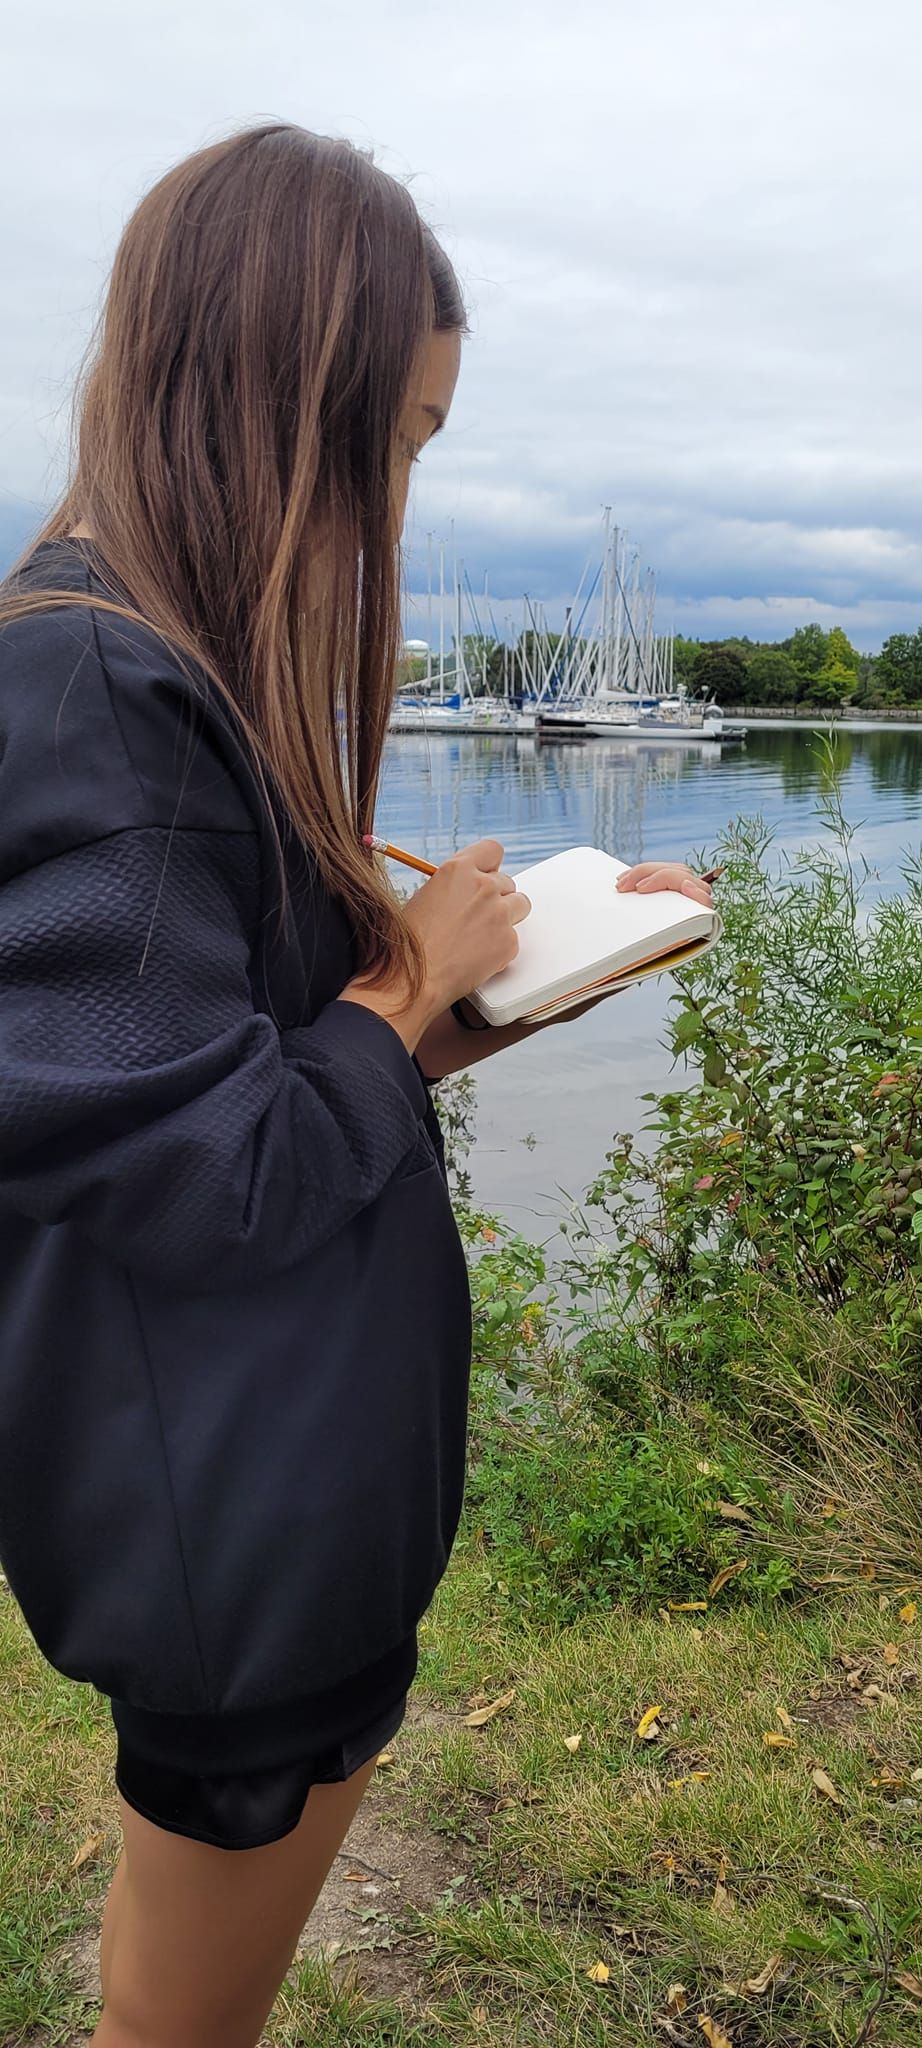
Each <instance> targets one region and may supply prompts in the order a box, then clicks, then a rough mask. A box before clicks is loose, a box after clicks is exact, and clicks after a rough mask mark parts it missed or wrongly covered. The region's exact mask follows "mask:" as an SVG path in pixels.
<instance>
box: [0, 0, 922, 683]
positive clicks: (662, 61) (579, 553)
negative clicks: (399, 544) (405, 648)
mask: <svg viewBox="0 0 922 2048" xmlns="http://www.w3.org/2000/svg"><path fill="white" fill-rule="evenodd" d="M24 16H25V11H24V10H23V11H22V14H21V15H20V17H19V18H18V19H16V20H12V19H11V20H9V21H7V22H6V23H5V25H4V41H5V65H4V74H3V82H2V86H0V115H2V119H0V172H2V175H0V241H2V248H3V277H4V297H3V309H4V317H3V320H2V322H0V487H2V496H0V550H3V549H4V548H7V549H9V548H10V546H11V545H13V544H15V543H10V541H9V539H8V534H7V529H8V530H9V532H10V533H12V532H13V531H14V529H15V530H16V531H17V532H18V531H19V530H20V529H21V528H22V526H23V523H24V515H23V514H22V513H21V511H20V509H19V507H20V504H21V501H25V500H28V501H30V502H34V501H36V500H38V499H41V498H43V497H47V496H48V495H49V494H50V493H51V492H52V491H53V489H54V488H56V485H57V482H58V480H59V478H60V474H61V467H60V458H59V453H58V451H59V449H60V446H61V443H62V439H63V431H64V403H65V398H66V392H67V386H68V375H69V371H70V368H71V367H72V365H73V364H74V363H75V362H76V360H77V359H78V357H79V355H80V353H81V351H82V348H83V346H84V344H85V341H86V338H87V335H88V332H89V329H90V325H91V321H92V317H93V311H94V308H95V306H96V303H97V301H98V297H99V292H100V289H101V285H102V282H103V279H104V275H105V270H106V266H107V263H108V260H109V257H110V255H111V251H112V248H113V246H114V242H115V239H116V237H117V234H118V230H119V227H120V224H121V222H122V220H123V218H124V216H125V214H126V213H127V211H128V210H129V209H130V207H131V205H132V204H133V202H134V200H135V198H136V197H137V195H138V193H139V192H140V191H141V190H142V189H143V188H144V186H145V185H147V184H148V183H149V182H150V181H151V179H152V178H153V177H155V176H156V175H157V174H158V172H159V171H160V170H161V169H162V168H164V166H165V165H166V164H167V163H168V162H169V161H171V160H172V159H174V158H175V157H176V156H177V155H179V154H181V153H182V152H183V151H185V150H187V149H190V148H193V147H195V146H196V145H197V144H198V143H200V142H201V141H203V140H205V139H208V138H210V137H211V136H213V135H214V134H216V133H218V132H222V131H223V130H224V129H226V128H228V127H230V126H233V125H236V124H237V123H239V122H242V121H246V120H249V119H256V118H260V117H263V116H266V115H278V114H282V115H285V116H288V117H291V118H294V119H297V120H301V121H304V122H305V123H306V124H307V125H309V126H314V127H319V128H323V129H326V130H329V131H333V132H337V133H347V134H349V135H351V136H353V137H354V138H355V139H356V140H357V141H359V142H361V143H363V144H366V145H373V146H374V147H375V149H376V153H377V154H378V157H379V160H380V161H382V162H383V163H384V164H385V166H386V167H387V168H389V169H393V170H395V171H396V172H398V173H399V174H401V175H408V174H413V175H414V178H415V184H414V189H415V191H416V192H417V196H418V197H419V199H420V202H421V204H422V205H423V207H424V210H425V211H426V212H427V214H428V216H429V217H430V218H431V219H432V220H433V222H434V224H435V225H436V226H437V227H439V228H441V229H442V230H443V231H444V233H445V236H446V239H447V241H448V244H449V246H450V247H451V249H452V252H453V254H454V255H455V257H456V259H457V261H458V264H459V267H460V270H461V273H462V276H463V278H464V281H465V284H466V287H467V291H468V295H469V298H470V301H471V305H472V322H473V334H472V338H471V340H470V341H469V342H468V343H467V345H466V352H465V364H464V371H463V375H462V380H461V384H460V386H459V391H458V396H457V400H456V406H455V411H454V413H453V415H452V420H451V422H450V423H449V428H448V430H447V431H446V434H445V435H444V436H443V437H441V438H440V441H439V443H438V444H437V445H436V446H435V447H434V448H433V449H432V451H431V453H430V454H429V455H428V456H427V457H426V458H425V461H424V464H423V465H422V466H421V470H420V472H419V475H420V482H419V485H418V487H417V492H416V504H415V508H414V518H413V526H412V530H411V540H412V541H413V542H414V545H415V549H416V554H415V557H414V560H413V561H412V562H411V582H412V583H413V586H414V588H415V589H416V590H417V591H418V590H419V588H420V577H419V550H420V545H421V536H423V535H424V534H425V532H426V531H427V530H428V529H429V528H435V529H437V530H439V531H443V532H446V531H447V530H448V525H449V522H450V521H451V520H452V519H453V520H454V521H455V524H456V533H457V537H458V545H459V548H460V549H461V550H462V552H463V555H464V558H465V560H466V561H467V562H468V563H469V566H470V569H471V573H472V577H473V579H474V581H475V582H476V583H477V584H478V585H482V579H483V573H484V571H485V570H489V572H490V581H491V588H493V589H494V590H495V592H496V593H497V600H498V603H497V609H499V607H500V605H502V606H503V607H504V608H506V607H508V604H509V602H511V600H513V599H514V598H516V597H517V596H518V594H519V593H520V592H521V590H522V588H523V587H525V588H528V589H530V590H532V591H533V592H534V593H535V594H536V595H540V596H543V597H544V599H545V601H546V602H547V603H548V605H549V608H553V606H554V605H555V604H556V605H557V606H558V608H559V606H560V605H561V604H562V602H563V601H564V599H565V596H566V594H567V593H568V591H570V590H571V589H572V587H573V584H574V583H575V581H576V579H577V578H578V575H579V573H580V570H581V567H582V563H583V560H584V558H585V555H586V552H587V550H588V549H589V548H590V547H591V546H592V545H593V544H594V541H595V538H596V536H597V534H598V530H599V518H600V507H601V506H602V504H610V505H611V506H612V507H613V510H614V515H615V517H616V518H618V519H619V520H620V521H621V522H622V523H623V524H624V525H625V526H627V527H628V528H629V529H630V531H631V533H632V535H633V536H634V538H635V539H636V540H637V542H638V543H639V544H640V545H641V546H642V549H643V552H644V555H645V557H646V558H647V559H649V560H650V561H652V562H653V563H654V565H655V566H656V568H657V570H658V572H659V581H660V588H661V591H662V595H663V605H664V620H665V619H667V618H668V617H670V616H672V615H673V613H674V615H675V617H676V621H677V623H678V624H679V625H680V626H682V627H683V628H684V629H685V630H698V629H699V628H700V630H702V631H704V630H707V631H708V632H712V633H719V632H723V631H726V630H739V631H750V632H753V633H763V634H766V635H768V634H771V633H778V634H783V633H784V632H786V631H788V630H789V629H790V627H791V625H792V624H797V623H799V622H800V621H801V620H802V619H804V618H808V617H822V618H827V617H828V618H830V619H831V618H833V617H835V618H841V620H842V622H843V623H844V624H846V625H847V626H848V628H849V630H850V631H852V632H853V633H854V635H855V637H856V638H857V639H858V640H859V641H861V642H862V644H866V645H873V644H875V643H876V642H878V641H879V640H880V638H881V636H882V635H883V634H884V633H886V632H887V631H889V630H892V629H893V628H894V627H896V626H902V625H904V624H906V623H910V624H913V625H914V624H915V623H917V621H918V618H919V617H922V551H920V512H922V465H920V460H919V450H918V445H917V444H918V439H919V435H918V397H917V384H918V373H917V368H916V357H917V343H916V336H917V333H918V331H919V326H920V313H922V271H920V266H919V263H918V259H917V258H916V254H915V251H916V248H917V246H918V242H919V233H918V229H919V216H920V200H922V158H920V154H919V151H918V149H917V147H916V141H915V138H916V134H917V96H918V77H919V71H920V58H922V23H920V17H919V14H918V9H917V6H916V0H879V4H878V5H877V7H876V8H875V10H874V12H873V16H872V15H870V14H869V12H868V10H867V8H866V6H865V4H864V0H809V4H808V5H804V4H803V0H775V4H774V5H773V6H772V8H771V9H765V8H763V7H762V6H761V5H757V4H755V0H698V4H697V5H696V6H694V7H691V6H689V5H688V0H648V4H647V6H646V8H645V9H643V10H642V9H640V8H638V7H637V6H636V5H635V4H634V0H630V4H627V0H608V4H606V0H575V4H571V5H569V6H567V7H566V8H560V7H559V6H558V5H556V4H551V0H534V4H533V5H529V6H528V7H526V6H524V5H515V4H507V5H506V6H504V7H502V8H497V7H496V6H495V5H493V6H491V7H488V6H486V5H485V4H484V0H469V4H468V5H467V6H466V7H465V9H464V10H463V12H459V11H458V10H454V11H451V10H444V11H442V12H441V13H436V12H434V11H433V10H432V9H430V8H429V7H428V6H423V5H422V4H419V5H416V4H413V0H410V4H407V0H395V4H394V6H392V7H391V8H389V9H387V10H386V11H385V10H382V9H380V8H379V7H378V6H376V5H375V4H373V0H351V4H350V6H349V7H348V9H345V10H343V11H342V14H341V15H340V16H339V17H338V18H337V19H335V20H334V19H333V10H332V9H326V10H321V9H320V8H319V7H317V6H309V7H305V6H304V5H303V4H302V0H265V4H264V5H263V6H261V7H260V8H259V9H258V10H257V9H252V8H251V7H250V6H248V5H247V6H244V5H241V4H239V0H227V4H223V5H221V6H219V5H218V4H217V0H186V4H182V5H181V4H179V0H161V4H160V5H159V6H158V8H157V9H156V10H149V11H148V10H143V11H142V10H140V9H139V10H132V9H130V8H126V7H125V6H124V5H123V4H121V5H117V4H116V0H82V4H81V6H80V7H79V8H73V7H72V6H70V5H67V6H65V5H63V4H61V0H55V4H51V5H45V6H44V7H42V8H41V9H36V10H34V18H32V19H31V20H29V19H25V18H24Z"/></svg>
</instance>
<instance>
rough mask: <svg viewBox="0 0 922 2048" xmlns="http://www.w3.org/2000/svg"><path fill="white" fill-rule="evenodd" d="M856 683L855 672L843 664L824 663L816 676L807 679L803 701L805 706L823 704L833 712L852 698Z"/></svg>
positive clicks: (834, 662) (836, 662) (838, 662)
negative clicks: (837, 706)
mask: <svg viewBox="0 0 922 2048" xmlns="http://www.w3.org/2000/svg"><path fill="white" fill-rule="evenodd" d="M843 637H844V636H843ZM857 682H858V677H857V674H856V672H855V670H854V669H853V668H846V666H845V664H844V662H841V661H827V662H824V664H823V667H822V668H821V669H820V670H819V671H818V672H817V674H816V675H814V676H811V677H810V678H809V681H808V682H807V684H806V688H805V690H804V692H803V696H804V701H805V702H806V703H807V704H825V705H828V706H829V708H830V709H831V710H834V709H835V707H836V705H838V704H847V703H848V701H849V699H850V698H851V697H853V696H854V693H855V689H856V686H857Z"/></svg>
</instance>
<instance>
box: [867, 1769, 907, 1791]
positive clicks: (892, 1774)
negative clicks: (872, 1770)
mask: <svg viewBox="0 0 922 2048" xmlns="http://www.w3.org/2000/svg"><path fill="white" fill-rule="evenodd" d="M909 1783H910V1780H909V1779H908V1778H901V1777H900V1775H899V1773H898V1772H897V1771H891V1770H883V1771H882V1772H881V1774H880V1777H879V1778H872V1779H871V1780H870V1784H871V1790H872V1792H904V1791H905V1790H906V1787H907V1785H908V1784H909Z"/></svg>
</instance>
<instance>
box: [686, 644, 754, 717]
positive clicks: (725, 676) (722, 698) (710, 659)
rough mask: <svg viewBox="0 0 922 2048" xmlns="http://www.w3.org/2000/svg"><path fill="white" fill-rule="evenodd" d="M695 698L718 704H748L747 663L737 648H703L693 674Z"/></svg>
mask: <svg viewBox="0 0 922 2048" xmlns="http://www.w3.org/2000/svg"><path fill="white" fill-rule="evenodd" d="M692 687H693V690H694V694H695V696H696V697H704V698H712V699H714V700H715V701H716V702H717V703H718V704H720V705H725V704H743V703H745V700H746V663H745V661H744V660H743V657H742V655H741V654H739V653H738V652H737V650H736V648H734V647H723V646H721V647H702V649H701V651H700V653H699V655H698V657H697V660H696V662H695V665H694V668H693V670H692Z"/></svg>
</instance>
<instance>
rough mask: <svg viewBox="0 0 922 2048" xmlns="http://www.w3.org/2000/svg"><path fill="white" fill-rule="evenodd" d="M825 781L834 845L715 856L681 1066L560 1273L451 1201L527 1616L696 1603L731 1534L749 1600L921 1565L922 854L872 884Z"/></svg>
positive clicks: (457, 1134) (480, 1395)
mask: <svg viewBox="0 0 922 2048" xmlns="http://www.w3.org/2000/svg"><path fill="white" fill-rule="evenodd" d="M825 765H826V779H825V788H824V792H823V795H822V798H821V804H820V823H821V826H822V827H823V831H822V834H821V836H820V839H819V843H818V844H817V845H815V846H813V847H812V848H811V849H810V850H809V851H807V852H805V853H801V854H799V855H797V856H796V857H795V858H793V859H791V858H788V857H786V856H776V855H775V854H774V852H773V848H772V843H771V838H770V835H769V834H768V833H767V832H766V831H765V829H764V827H763V826H762V825H761V824H760V823H759V822H758V821H756V822H755V823H749V824H746V823H741V824H737V825H735V826H734V827H733V828H732V829H731V831H730V832H729V833H728V835H727V837H726V840H725V842H724V844H723V845H722V846H720V847H719V848H718V849H717V858H718V860H720V861H721V862H722V863H723V864H724V865H725V869H726V872H725V876H724V878H723V880H722V882H721V885H720V907H721V911H722V914H723V918H724V924H725V932H724V938H723V942H722V944H721V945H720V947H719V948H717V949H716V950H715V951H714V952H713V953H711V954H709V955H706V956H705V957H704V958H703V959H702V960H700V961H699V962H697V963H695V965H694V966H693V967H692V968H689V969H687V970H686V971H685V972H684V973H683V974H682V975H681V976H678V977H676V984H675V1007H674V1013H673V1015H672V1019H671V1023H670V1027H669V1030H670V1042H671V1046H672V1050H673V1052H674V1054H675V1056H676V1061H677V1062H679V1061H681V1062H682V1063H683V1065H684V1068H685V1072H684V1074H683V1075H681V1077H680V1078H679V1080H678V1081H677V1084H676V1085H674V1086H673V1087H671V1088H669V1089H666V1090H662V1091H660V1092H659V1093H658V1094H656V1095H654V1096H650V1097H647V1098H646V1100H647V1101H648V1103H649V1104H650V1110H649V1115H648V1118H647V1123H646V1127H645V1130H644V1131H643V1132H642V1133H641V1134H640V1135H639V1136H637V1135H635V1134H632V1133H623V1134H621V1135H620V1136H618V1137H616V1139H615V1140H614V1142H613V1144H612V1147H611V1149H610V1151H609V1153H608V1155H607V1159H606V1163H605V1166H604V1169H603V1171H602V1172H601V1173H600V1175H599V1176H598V1178H597V1180H596V1182H595V1183H594V1185H593V1187H592V1188H591V1189H590V1190H589V1192H588V1194H587V1196H586V1198H585V1200H584V1202H583V1204H582V1205H581V1207H580V1208H578V1209H575V1210H574V1211H573V1213H572V1215H571V1216H570V1217H569V1218H568V1219H566V1220H565V1223H564V1231H565V1235H566V1239H567V1255H566V1257H565V1259H564V1260H563V1262H562V1264H560V1265H559V1266H558V1268H557V1269H556V1270H555V1271H554V1272H550V1273H549V1271H548V1268H547V1264H546V1259H545V1255H544V1252H543V1251H542V1250H541V1248H539V1247H537V1246H534V1245H531V1244H529V1243H528V1242H527V1240H525V1239H523V1238H522V1237H521V1236H518V1235H517V1234H515V1233H513V1232H510V1231H508V1230H506V1229H504V1228H503V1227H502V1226H501V1225H500V1224H498V1223H497V1222H496V1221H495V1219H490V1218H487V1217H484V1216H483V1215H481V1214H479V1213H478V1212H476V1211H475V1210H474V1209H473V1208H472V1207H471V1206H470V1201H469V1199H468V1200H467V1201H466V1202H465V1201H463V1200H462V1204H461V1220H462V1228H463V1231H464V1234H465V1238H466V1241H467V1245H468V1253H469V1262H470V1269H471V1285H472V1295H473V1302H474V1330H475V1375H474V1416H473V1432H472V1466H471V1480H470V1489H469V1511H468V1512H469V1524H470V1526H471V1528H472V1530H473V1532H474V1534H475V1536H476V1538H477V1540H478V1541H479V1542H481V1543H482V1545H483V1546H484V1548H485V1550H486V1551H487V1552H488V1553H489V1554H490V1556H491V1559H492V1566H491V1568H492V1570H493V1572H494V1574H495V1585H496V1587H497V1589H498V1590H499V1591H500V1593H501V1594H503V1595H508V1597H509V1598H511V1599H513V1600H515V1601H524V1602H527V1603H528V1604H529V1606H530V1608H531V1609H532V1611H533V1612H535V1613H537V1614H544V1615H549V1614H556V1615H558V1616H559V1617H560V1618H562V1619H566V1618H570V1617H571V1616H573V1615H575V1614H577V1613H579V1612H582V1611H584V1610H585V1609H587V1608H592V1607H595V1606H598V1605H600V1604H604V1603H605V1602H607V1601H610V1600H612V1599H613V1598H615V1597H624V1596H626V1595H631V1596H642V1597H644V1598H654V1599H657V1600H661V1599H663V1598H670V1597H673V1598H689V1597H693V1596H695V1595H702V1596H703V1595H704V1594H705V1591H706V1588H707V1586H708V1585H709V1584H710V1582H711V1580H712V1578H713V1577H714V1576H715V1575H716V1574H717V1573H718V1572H719V1571H720V1569H721V1567H722V1565H723V1564H725V1563H726V1562H728V1561H730V1560H732V1559H733V1558H734V1556H737V1554H738V1553H739V1550H740V1544H741V1542H743V1540H745V1555H746V1557H747V1567H746V1571H745V1574H744V1575H741V1578H740V1584H739V1588H738V1591H739V1592H740V1593H746V1592H751V1591H756V1592H759V1593H761V1594H763V1595H764V1594H769V1595H774V1594H777V1593H779V1592H784V1591H785V1590H786V1589H787V1588H788V1587H789V1586H790V1585H791V1584H793V1583H794V1582H795V1581H799V1582H801V1583H803V1582H804V1581H806V1582H807V1583H808V1584H810V1585H815V1584H817V1583H820V1582H822V1581H824V1580H825V1581H826V1582H827V1583H829V1582H832V1583H845V1582H848V1581H850V1580H854V1579H855V1578H857V1577H859V1576H860V1577H862V1578H867V1577H870V1576H873V1575H874V1574H875V1573H877V1572H880V1574H881V1575H885V1576H887V1577H889V1578H893V1577H894V1576H897V1577H899V1576H907V1577H911V1576H912V1575H913V1574H916V1573H918V1574H920V1575H922V1428H920V1401H922V1285H920V1279H922V973H920V967H919V961H920V957H922V863H920V860H919V859H916V860H914V861H909V862H907V864H906V867H905V871H904V875H903V888H902V892H901V893H900V894H899V895H892V896H884V895H880V894H877V893H876V892H875V889H874V887H873V883H874V877H873V876H872V875H871V874H870V872H869V871H868V870H867V869H866V868H865V867H864V866H863V864H862V863H861V862H859V861H857V860H856V858H855V856H854V834H853V832H852V829H851V828H850V827H849V825H848V823H847V821H846V820H845V819H844V817H843V815H842V811H841V806H840V802H839V794H838V786H837V779H836V754H835V745H834V743H831V744H827V746H826V762H825ZM709 864H710V857H709ZM470 1110H471V1102H470V1097H469V1096H466V1095H464V1094H463V1093H462V1095H461V1096H460V1097H456V1098H455V1114H454V1116H453V1123H452V1137H453V1143H454V1145H455V1147H456V1150H457V1147H458V1146H459V1144H460V1146H461V1150H462V1153H463V1147H464V1143H465V1133H466V1132H467V1133H468V1134H469V1116H470ZM463 1170H464V1168H463V1159H462V1171H463ZM460 1191H461V1194H462V1196H463V1195H464V1194H465V1193H467V1194H468V1197H469V1182H468V1183H467V1186H466V1188H465V1185H464V1183H461V1189H460ZM728 1510H729V1513H728ZM728 1524H729V1530H728ZM734 1524H735V1526H734ZM741 1531H742V1532H743V1533H742V1534H741V1533H740V1532H741Z"/></svg>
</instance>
